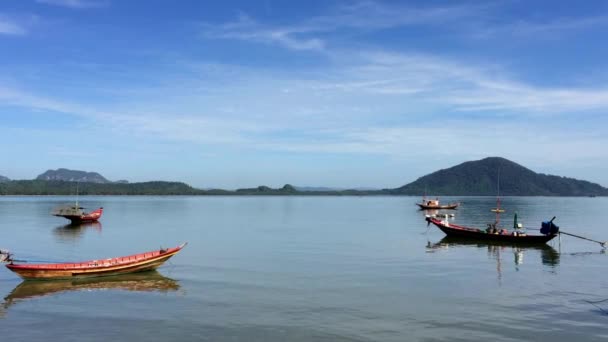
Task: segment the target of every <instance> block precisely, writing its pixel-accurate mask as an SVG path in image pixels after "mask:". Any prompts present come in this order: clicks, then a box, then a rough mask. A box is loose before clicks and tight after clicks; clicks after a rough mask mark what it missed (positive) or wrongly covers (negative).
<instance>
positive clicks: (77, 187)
mask: <svg viewBox="0 0 608 342" xmlns="http://www.w3.org/2000/svg"><path fill="white" fill-rule="evenodd" d="M78 207H79V205H78V181H76V208H78Z"/></svg>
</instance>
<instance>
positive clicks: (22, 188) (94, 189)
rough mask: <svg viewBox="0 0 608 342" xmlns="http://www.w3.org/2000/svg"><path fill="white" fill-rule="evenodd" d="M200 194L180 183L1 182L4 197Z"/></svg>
mask: <svg viewBox="0 0 608 342" xmlns="http://www.w3.org/2000/svg"><path fill="white" fill-rule="evenodd" d="M77 186H78V194H79V195H198V194H199V193H200V192H201V190H198V189H195V188H193V187H191V186H190V185H188V184H185V183H180V182H161V181H155V182H142V183H132V184H125V183H76V182H66V181H56V180H52V181H46V180H40V179H35V180H14V181H10V182H4V183H0V195H72V196H76V187H77Z"/></svg>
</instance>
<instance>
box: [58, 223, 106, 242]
mask: <svg viewBox="0 0 608 342" xmlns="http://www.w3.org/2000/svg"><path fill="white" fill-rule="evenodd" d="M101 227H102V226H101V222H87V223H76V224H72V223H68V224H66V225H62V226H59V227H57V228H55V230H54V233H55V235H56V236H57V237H58V238H59V239H61V240H76V239H79V238H80V237H82V235H83V234H84V233H85V232H86V231H88V230H95V231H97V232H98V233H101Z"/></svg>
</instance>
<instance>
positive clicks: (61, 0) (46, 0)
mask: <svg viewBox="0 0 608 342" xmlns="http://www.w3.org/2000/svg"><path fill="white" fill-rule="evenodd" d="M36 2H38V3H41V4H48V5H53V6H61V7H67V8H73V9H85V8H94V7H104V6H106V5H107V4H108V3H107V1H100V0H36Z"/></svg>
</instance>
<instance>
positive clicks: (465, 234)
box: [426, 217, 557, 245]
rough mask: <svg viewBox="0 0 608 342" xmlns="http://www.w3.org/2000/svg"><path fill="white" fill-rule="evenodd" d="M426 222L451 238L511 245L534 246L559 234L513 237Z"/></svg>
mask: <svg viewBox="0 0 608 342" xmlns="http://www.w3.org/2000/svg"><path fill="white" fill-rule="evenodd" d="M426 221H427V222H428V223H429V224H431V223H432V224H434V225H435V226H437V228H439V229H441V231H442V232H444V233H445V234H446V235H447V236H449V237H455V238H466V239H474V240H478V241H491V242H500V243H509V244H514V245H533V244H543V243H547V242H549V241H550V240H551V239H553V238H554V237H556V236H557V232H551V233H550V234H546V235H527V234H526V235H519V234H518V235H513V234H505V233H503V234H495V233H489V232H486V231H485V230H481V229H477V228H469V227H465V226H459V225H456V224H453V223H448V222H446V221H441V220H438V219H436V218H433V217H427V218H426Z"/></svg>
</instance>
